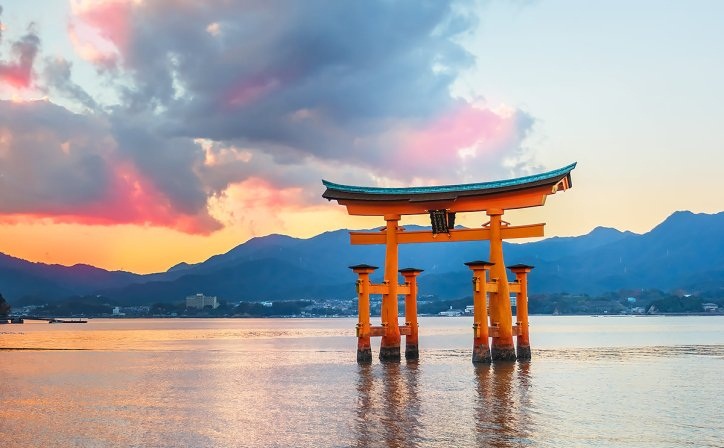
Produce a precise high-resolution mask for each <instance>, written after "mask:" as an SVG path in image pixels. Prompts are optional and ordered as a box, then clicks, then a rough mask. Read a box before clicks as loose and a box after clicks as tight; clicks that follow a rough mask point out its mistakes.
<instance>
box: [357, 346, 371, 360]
mask: <svg viewBox="0 0 724 448" xmlns="http://www.w3.org/2000/svg"><path fill="white" fill-rule="evenodd" d="M357 362H372V349H371V348H361V349H360V348H358V349H357Z"/></svg>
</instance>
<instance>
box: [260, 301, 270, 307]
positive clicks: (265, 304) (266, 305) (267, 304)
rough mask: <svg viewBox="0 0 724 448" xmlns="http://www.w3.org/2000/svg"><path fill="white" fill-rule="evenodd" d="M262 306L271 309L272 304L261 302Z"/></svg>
mask: <svg viewBox="0 0 724 448" xmlns="http://www.w3.org/2000/svg"><path fill="white" fill-rule="evenodd" d="M261 306H263V307H264V308H271V307H272V303H271V302H261Z"/></svg>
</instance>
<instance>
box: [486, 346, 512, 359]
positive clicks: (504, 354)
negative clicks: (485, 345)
mask: <svg viewBox="0 0 724 448" xmlns="http://www.w3.org/2000/svg"><path fill="white" fill-rule="evenodd" d="M491 354H492V359H493V361H515V360H516V359H517V358H516V356H515V348H514V347H493V350H492V353H491Z"/></svg>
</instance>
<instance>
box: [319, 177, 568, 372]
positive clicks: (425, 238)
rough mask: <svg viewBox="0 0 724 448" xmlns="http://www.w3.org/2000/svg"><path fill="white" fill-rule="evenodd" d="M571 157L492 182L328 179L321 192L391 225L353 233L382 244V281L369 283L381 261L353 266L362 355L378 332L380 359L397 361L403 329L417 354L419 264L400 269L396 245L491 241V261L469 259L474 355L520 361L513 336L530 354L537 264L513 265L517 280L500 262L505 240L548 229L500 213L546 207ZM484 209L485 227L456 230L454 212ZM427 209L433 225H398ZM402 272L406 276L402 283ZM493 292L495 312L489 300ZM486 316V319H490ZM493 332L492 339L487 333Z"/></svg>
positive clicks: (563, 184) (563, 182) (358, 239)
mask: <svg viewBox="0 0 724 448" xmlns="http://www.w3.org/2000/svg"><path fill="white" fill-rule="evenodd" d="M575 167H576V164H575V163H573V164H571V165H568V166H566V167H563V168H560V169H558V170H554V171H549V172H547V173H542V174H538V175H534V176H526V177H519V178H515V179H508V180H502V181H495V182H483V183H475V184H463V185H445V186H435V187H410V188H378V187H359V186H351V185H339V184H334V183H332V182H328V181H326V180H323V181H322V183H323V184H324V186H325V187H326V188H327V189H326V191H325V192H324V194H323V195H322V197H324V198H326V199H328V200H330V201H331V200H336V201H337V202H338V203H339V204H340V205H344V206H345V207H347V212H348V213H349V214H350V215H362V216H381V217H383V218H384V220H385V221H386V223H387V225H386V226H385V227H384V228H383V229H382V232H350V239H351V242H352V244H385V246H386V252H385V267H384V281H383V282H382V283H381V284H372V283H370V280H369V276H370V274H371V273H372V272H374V270H375V269H377V267H376V266H370V265H366V264H360V265H356V266H350V268H351V269H353V270H354V272H355V273H356V274H357V275H358V280H357V296H358V300H359V304H358V309H359V323H358V324H357V340H358V344H357V361H358V362H369V361H371V360H372V349H371V345H370V337H373V336H381V337H382V342H381V344H380V359H381V360H399V359H400V340H401V335H405V337H406V340H405V342H406V344H405V345H406V347H405V357H406V358H408V359H417V358H418V356H419V354H418V342H417V339H418V327H417V280H416V277H417V275H418V274H419V273H420V272H422V270H421V269H414V268H408V269H400V270H398V261H397V256H398V245H399V244H408V243H434V242H456V241H480V240H490V261H483V260H477V261H471V262H468V263H465V264H466V265H467V266H468V267H469V268H470V269H471V270H472V271H473V304H474V305H473V308H474V323H473V332H474V333H473V362H491V361H493V360H515V359H516V352H515V346H514V345H513V336H516V337H517V343H518V344H517V345H518V354H517V359H530V342H529V333H528V293H527V274H528V273H529V272H530V270H531V269H532V268H533V267H532V266H527V265H514V266H509V267H508V268H509V269H510V270H511V271H512V272H513V273H514V274H515V276H516V280H515V281H514V282H508V277H507V274H506V267H505V263H504V261H503V239H506V238H531V237H540V236H543V226H544V224H529V225H522V226H511V225H509V224H508V223H506V222H504V221H503V220H502V216H503V213H504V212H505V210H510V209H518V208H526V207H535V206H541V205H543V204H544V203H545V200H546V197H547V196H548V195H550V194H554V193H556V192H557V191H559V190H567V189H568V188H570V187H571V186H572V183H571V171H572V170H573V169H574V168H575ZM479 211H485V213H486V215H487V216H488V217H489V218H490V220H489V222H487V223H486V224H484V225H483V227H482V228H480V229H455V228H454V226H455V214H456V213H460V212H479ZM420 214H429V215H430V220H431V223H432V231H405V230H404V229H403V228H401V227H399V225H398V224H399V221H400V219H401V216H402V215H420ZM398 272H399V273H401V274H402V275H403V277H404V278H405V283H404V284H398ZM511 292H514V293H516V294H517V297H516V299H517V302H516V304H517V306H516V325H515V326H513V320H512V313H511V307H510V293H511ZM370 294H381V295H382V309H381V313H380V314H381V316H380V318H381V325H380V326H372V325H371V324H370V299H369V297H370ZM401 294H404V295H405V325H403V326H400V325H399V322H398V314H399V313H398V305H397V301H398V295H401ZM488 295H489V296H490V297H489V308H490V316H489V317H488V311H487V307H486V297H487V296H488ZM488 320H489V322H488ZM491 337H492V344H489V339H490V338H491Z"/></svg>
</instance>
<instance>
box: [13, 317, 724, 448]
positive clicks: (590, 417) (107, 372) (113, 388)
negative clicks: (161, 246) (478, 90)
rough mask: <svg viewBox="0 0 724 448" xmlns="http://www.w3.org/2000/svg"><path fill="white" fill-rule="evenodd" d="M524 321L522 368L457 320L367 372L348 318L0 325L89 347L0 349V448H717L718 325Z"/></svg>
mask: <svg viewBox="0 0 724 448" xmlns="http://www.w3.org/2000/svg"><path fill="white" fill-rule="evenodd" d="M532 324H533V329H534V331H533V333H532V336H533V337H532V340H533V342H534V359H533V361H532V362H530V363H512V364H498V365H494V366H492V367H491V366H473V365H472V363H471V362H470V357H471V348H472V337H471V334H470V333H472V331H471V330H470V329H469V327H470V326H471V322H469V319H467V318H460V319H457V318H427V319H423V320H422V321H421V332H422V334H424V335H425V339H424V340H422V341H421V354H420V355H421V357H420V360H419V362H416V363H407V362H405V361H403V362H402V363H399V364H398V363H393V364H380V363H379V361H378V360H377V358H376V354H377V348H378V342H377V341H375V342H376V343H375V344H374V345H373V351H374V352H375V358H374V361H373V363H372V364H371V365H368V366H358V365H357V364H356V363H355V361H354V356H355V351H354V348H355V341H354V338H353V336H352V334H353V328H354V320H351V319H319V320H317V319H315V320H274V319H260V320H210V321H204V320H118V321H115V320H112V321H105V320H95V321H91V323H89V324H85V325H77V326H73V325H48V324H40V323H33V324H25V325H16V326H3V327H1V328H0V347H6V348H7V347H20V346H21V345H22V344H26V346H28V347H32V346H35V347H43V348H52V347H57V348H66V349H68V348H70V349H73V348H85V349H88V350H70V351H67V350H40V351H38V350H18V351H15V350H10V351H2V352H0V356H1V357H2V358H1V359H2V362H0V378H2V379H3V381H0V399H1V401H2V406H0V440H2V443H1V444H0V445H1V446H3V447H32V446H109V447H110V446H158V447H164V446H168V447H172V446H174V447H175V446H199V447H204V446H209V447H236V446H251V447H257V446H258V447H264V446H310V447H311V446H315V447H316V446H360V447H363V446H370V447H376V446H405V447H408V446H409V447H415V446H420V447H422V446H441V447H442V446H445V447H447V446H496V447H508V446H511V447H513V446H550V447H559V446H573V445H581V446H588V445H598V446H632V447H640V446H656V447H663V446H681V445H686V444H689V445H693V446H718V445H720V440H719V438H718V437H719V435H720V434H722V433H724V423H723V421H724V415H723V413H722V410H721V409H720V408H721V406H720V403H719V401H718V399H717V397H719V396H720V394H721V388H720V384H721V380H720V372H721V369H722V367H724V343H723V338H724V318H722V317H684V318H678V317H677V318H669V317H666V318H664V317H656V318H632V317H622V318H614V317H606V318H593V317H542V316H535V317H534V318H533V322H532ZM81 327H82V328H81ZM692 329H693V330H694V331H691V330H692ZM657 335H658V336H657ZM672 340H675V341H676V345H673V344H672V343H671V341H672ZM556 341H565V343H559V344H557V343H556ZM599 341H607V342H608V345H605V344H603V343H600V344H599ZM626 341H628V344H626V343H625V342H626ZM536 342H538V345H535V343H536ZM702 344H709V345H702ZM536 347H537V348H536ZM580 347H583V348H580ZM586 347H591V348H586Z"/></svg>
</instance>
